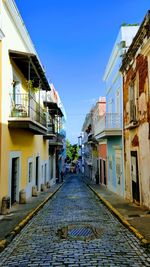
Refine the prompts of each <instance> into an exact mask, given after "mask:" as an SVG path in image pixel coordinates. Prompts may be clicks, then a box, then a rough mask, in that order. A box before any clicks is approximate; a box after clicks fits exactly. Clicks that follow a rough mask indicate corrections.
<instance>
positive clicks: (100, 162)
mask: <svg viewBox="0 0 150 267" xmlns="http://www.w3.org/2000/svg"><path fill="white" fill-rule="evenodd" d="M99 166H100V184H102V160H101V159H100V160H99Z"/></svg>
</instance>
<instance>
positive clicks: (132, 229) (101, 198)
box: [86, 183, 150, 248]
mask: <svg viewBox="0 0 150 267" xmlns="http://www.w3.org/2000/svg"><path fill="white" fill-rule="evenodd" d="M86 185H87V186H88V187H89V188H90V189H91V190H92V191H93V193H94V194H95V195H96V196H97V197H98V198H99V199H100V200H101V201H102V202H103V203H104V205H105V206H106V207H107V208H108V209H109V210H110V211H111V212H112V213H113V214H114V215H115V216H116V217H117V218H118V220H119V221H120V222H121V223H122V224H123V225H124V226H125V227H126V228H128V229H129V230H130V231H131V232H132V233H133V234H134V235H135V236H136V237H137V238H138V239H139V240H140V241H141V245H142V246H144V247H147V248H148V247H149V246H150V242H149V241H148V240H147V239H145V238H144V236H143V235H142V234H141V233H140V232H139V231H138V230H137V229H136V228H135V227H134V226H132V225H131V224H130V223H129V222H128V221H127V220H126V219H125V218H124V217H123V216H122V215H121V214H120V212H119V211H117V210H116V209H115V208H114V207H113V206H112V205H111V204H110V202H109V201H107V200H106V199H105V198H103V197H102V196H101V195H100V194H99V193H97V192H96V191H95V190H94V189H93V188H92V186H90V185H89V184H87V183H86Z"/></svg>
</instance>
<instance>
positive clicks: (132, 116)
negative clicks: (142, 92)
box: [129, 82, 136, 122]
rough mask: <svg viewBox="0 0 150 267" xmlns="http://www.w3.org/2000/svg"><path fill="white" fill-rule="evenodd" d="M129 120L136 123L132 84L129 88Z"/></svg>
mask: <svg viewBox="0 0 150 267" xmlns="http://www.w3.org/2000/svg"><path fill="white" fill-rule="evenodd" d="M129 106H130V108H129V120H130V122H135V121H136V98H135V83H134V82H132V83H131V84H130V86H129Z"/></svg>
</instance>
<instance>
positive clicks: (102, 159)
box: [93, 97, 107, 185]
mask: <svg viewBox="0 0 150 267" xmlns="http://www.w3.org/2000/svg"><path fill="white" fill-rule="evenodd" d="M105 113H106V98H105V97H100V98H99V100H98V102H97V103H96V105H95V107H94V109H93V132H94V137H95V139H96V140H97V144H96V147H97V159H96V160H97V174H96V183H98V184H99V183H100V184H104V185H107V140H105V139H101V138H99V134H100V132H101V119H102V118H103V116H104V115H105Z"/></svg>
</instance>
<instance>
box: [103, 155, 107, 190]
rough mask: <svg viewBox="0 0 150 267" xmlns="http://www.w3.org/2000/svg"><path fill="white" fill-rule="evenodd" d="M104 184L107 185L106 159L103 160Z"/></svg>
mask: <svg viewBox="0 0 150 267" xmlns="http://www.w3.org/2000/svg"><path fill="white" fill-rule="evenodd" d="M103 173H104V184H105V185H106V161H105V160H103Z"/></svg>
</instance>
